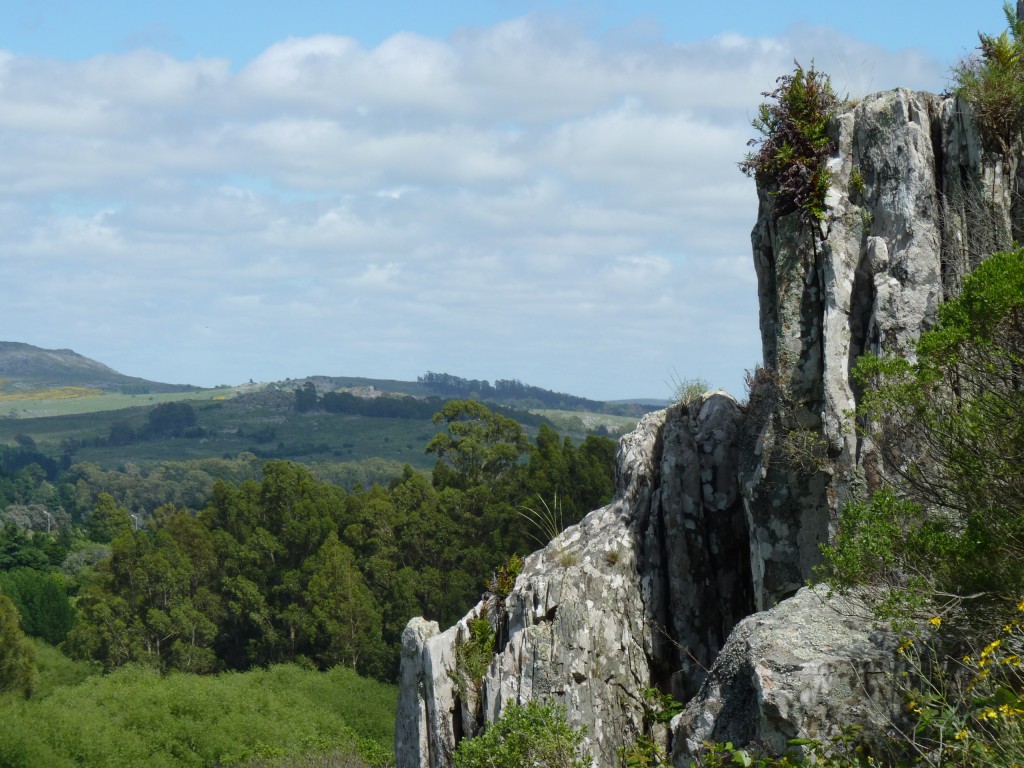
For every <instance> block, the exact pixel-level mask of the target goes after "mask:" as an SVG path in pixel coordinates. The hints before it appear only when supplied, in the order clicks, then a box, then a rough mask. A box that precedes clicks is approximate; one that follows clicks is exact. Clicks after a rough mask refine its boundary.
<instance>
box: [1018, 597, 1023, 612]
mask: <svg viewBox="0 0 1024 768" xmlns="http://www.w3.org/2000/svg"><path fill="white" fill-rule="evenodd" d="M1017 610H1018V611H1020V612H1021V613H1024V600H1021V601H1020V602H1019V603H1017Z"/></svg>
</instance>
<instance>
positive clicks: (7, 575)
mask: <svg viewBox="0 0 1024 768" xmlns="http://www.w3.org/2000/svg"><path fill="white" fill-rule="evenodd" d="M0 592H2V593H3V594H5V595H7V596H8V597H9V598H11V602H13V603H14V605H15V607H16V608H17V609H18V613H19V614H20V616H21V627H22V629H23V630H24V632H25V634H27V635H30V636H32V637H38V638H41V639H43V640H45V641H46V642H48V643H50V644H51V645H58V644H60V643H62V642H63V641H64V638H65V637H67V634H68V632H69V631H70V630H71V627H72V626H73V624H74V620H75V614H74V610H73V609H72V607H71V602H70V601H69V600H68V595H67V592H66V591H65V590H64V584H63V583H62V581H61V580H60V579H59V578H58V577H57V575H56V574H54V573H48V572H45V571H38V570H35V569H32V568H16V569H14V570H11V571H4V572H0Z"/></svg>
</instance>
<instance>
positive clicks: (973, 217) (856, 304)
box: [745, 89, 1024, 609]
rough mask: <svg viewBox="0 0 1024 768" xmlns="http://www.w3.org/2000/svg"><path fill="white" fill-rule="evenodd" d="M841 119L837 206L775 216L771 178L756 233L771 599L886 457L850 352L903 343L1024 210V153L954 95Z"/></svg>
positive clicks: (892, 97) (760, 462) (901, 347)
mask: <svg viewBox="0 0 1024 768" xmlns="http://www.w3.org/2000/svg"><path fill="white" fill-rule="evenodd" d="M832 131H833V133H834V135H835V137H836V142H837V146H838V151H837V152H836V154H835V156H833V157H832V158H831V160H830V161H829V169H830V171H831V173H832V183H831V187H830V191H829V194H828V196H827V198H826V207H827V215H826V218H825V220H824V221H822V222H820V224H819V225H818V226H815V227H813V228H812V227H810V226H807V225H802V224H801V223H800V222H799V220H798V219H797V217H796V215H790V216H786V217H782V218H776V217H774V216H773V215H772V213H771V207H772V200H771V196H770V195H769V194H768V193H767V191H765V190H761V191H760V196H761V206H760V214H759V217H758V222H757V224H756V226H755V227H754V230H753V233H752V236H751V237H752V242H753V248H754V264H755V267H756V270H757V276H758V292H759V300H760V308H761V337H762V347H763V352H764V361H765V366H766V367H767V368H771V369H774V370H775V371H777V374H776V375H777V381H778V385H779V386H780V387H781V389H782V390H783V392H784V396H783V397H782V399H783V400H784V401H785V402H784V404H783V407H782V408H780V409H779V411H778V412H777V413H776V414H775V416H774V417H773V420H772V423H771V424H769V425H768V427H767V429H766V430H765V433H764V435H763V442H762V445H763V447H764V448H765V449H766V450H764V451H762V452H761V453H760V454H759V455H757V456H756V464H755V466H754V467H753V469H752V471H751V473H750V475H749V476H748V478H747V487H746V489H745V498H746V499H747V509H748V515H749V518H750V529H751V532H752V535H753V537H754V539H755V541H754V545H753V547H752V558H753V559H752V565H751V567H752V571H753V574H754V582H755V584H754V592H755V602H756V604H757V606H758V608H760V609H764V608H766V607H768V606H770V605H772V604H773V603H775V602H777V601H779V600H781V599H783V598H785V597H787V596H789V595H790V594H792V593H793V592H794V591H795V590H796V589H798V588H799V587H800V585H802V584H803V583H804V582H806V580H807V579H808V578H809V577H810V576H811V575H812V572H813V568H814V566H815V565H816V564H817V563H818V561H819V555H818V553H819V545H820V544H822V543H823V542H825V541H827V540H828V539H829V537H830V535H831V534H832V533H834V522H835V519H836V515H837V513H838V511H839V510H840V509H841V508H842V506H843V505H844V504H845V503H846V501H848V500H849V499H850V498H853V497H856V496H858V495H861V494H863V493H864V491H865V490H870V486H871V485H872V483H871V482H870V481H871V479H872V477H873V476H874V475H873V473H876V472H877V467H875V466H874V459H873V456H872V452H871V446H870V445H866V444H865V443H864V442H863V441H862V440H861V439H859V438H858V436H857V434H856V429H855V423H854V420H853V416H852V411H853V409H854V408H855V407H856V405H857V401H858V398H859V391H858V389H857V386H856V385H855V383H854V382H853V381H852V379H851V370H852V368H853V365H854V363H855V362H856V361H857V359H858V358H859V357H860V356H861V355H863V354H864V353H865V352H875V353H879V352H888V353H896V354H907V353H908V352H909V351H910V347H911V345H912V344H913V343H914V342H915V341H916V340H917V338H918V337H919V336H920V334H921V332H922V331H923V330H926V329H928V328H929V327H931V325H932V324H933V323H934V321H935V317H936V313H937V309H938V305H939V303H940V302H941V301H942V300H943V299H944V298H945V297H947V296H949V295H951V294H953V293H955V292H956V291H957V290H958V289H959V285H960V281H961V280H962V278H963V276H964V275H965V274H967V273H968V272H969V271H970V270H971V269H973V267H974V266H976V265H977V263H978V262H979V261H981V259H983V258H984V257H985V256H986V255H988V254H990V253H992V252H993V251H995V250H999V249H1002V248H1006V247H1008V246H1009V245H1010V244H1011V243H1012V242H1013V240H1014V239H1015V238H1017V239H1019V238H1020V237H1021V234H1022V229H1021V222H1022V221H1024V217H1022V214H1024V211H1022V210H1021V209H1022V202H1021V201H1022V198H1021V195H1020V180H1019V179H1018V161H1017V159H1016V158H1013V159H1012V160H1010V161H1007V160H1004V159H1002V158H998V157H992V156H986V155H985V154H984V152H983V151H982V149H981V142H980V139H979V138H978V135H977V132H976V131H975V129H974V127H973V125H972V121H971V119H970V116H969V114H967V107H966V105H964V104H962V103H960V102H959V101H958V100H956V99H952V98H942V97H939V96H935V95H932V94H927V93H913V92H911V91H908V90H905V89H897V90H894V91H889V92H886V93H881V94H876V95H874V96H870V97H868V98H866V99H864V100H863V101H862V102H861V103H860V104H858V105H857V106H856V107H855V108H854V109H852V110H851V111H849V112H846V113H845V114H842V115H840V116H839V117H838V118H837V119H836V120H835V121H834V124H833V126H832ZM772 449H774V450H772ZM794 453H795V454H796V456H793V455H792V454H794ZM801 453H803V454H804V455H802V456H801ZM807 454H810V455H809V456H808V455H807ZM801 459H802V460H801ZM817 459H820V462H817V463H819V466H818V467H814V468H812V469H813V471H808V469H809V467H808V463H811V464H814V463H816V461H815V460H817ZM808 460H810V461H808Z"/></svg>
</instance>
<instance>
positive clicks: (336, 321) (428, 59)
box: [0, 0, 1002, 399]
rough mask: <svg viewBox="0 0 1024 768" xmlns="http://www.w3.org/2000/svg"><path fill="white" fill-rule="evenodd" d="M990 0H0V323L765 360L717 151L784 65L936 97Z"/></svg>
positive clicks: (300, 356) (86, 344) (532, 363)
mask: <svg viewBox="0 0 1024 768" xmlns="http://www.w3.org/2000/svg"><path fill="white" fill-rule="evenodd" d="M1001 26H1002V14H1001V8H1000V6H999V4H997V3H954V2H935V3H927V2H904V3H891V2H889V3H882V2H873V1H872V2H861V3H857V4H848V5H838V4H833V3H821V2H820V0H819V2H804V1H803V0H800V1H796V2H786V3H764V2H761V3H754V2H734V3H717V4H715V3H699V4H698V3H688V2H674V3H668V2H631V3H628V4H627V3H611V2H591V3H563V2H518V1H514V0H477V1H476V2H448V3H429V4H428V3H422V2H418V3H414V2H377V3H364V2H357V3H341V2H337V3H313V2H303V1H302V0H292V2H288V3H280V2H274V3H270V2H253V1H250V2H245V3H241V2H218V3H211V2H206V3H194V2H176V3H173V4H172V3H148V4H147V3H138V2H130V3H129V2H91V3H78V2H75V3H71V2H47V1H46V0H38V2H33V3H2V2H0V30H2V32H0V306H3V307H4V309H3V313H4V315H3V316H4V331H3V333H2V334H0V335H2V337H3V339H4V340H11V341H25V342H28V343H32V344H36V345H38V346H43V347H48V348H54V347H70V348H72V349H75V350H76V351H78V352H81V353H82V354H85V355H88V356H90V357H94V358H96V359H98V360H101V361H102V362H105V363H107V364H108V365H111V366H112V367H114V368H116V369H118V370H120V371H122V372H124V373H128V374H131V375H136V376H143V377H146V378H151V379H157V380H162V381H171V382H189V383H196V384H201V385H216V384H221V383H226V384H235V383H240V382H242V381H248V380H249V379H250V378H252V379H255V380H278V379H283V378H286V377H292V378H295V377H301V376H306V375H312V374H326V375H364V376H379V377H388V378H415V377H416V375H418V374H420V373H423V372H425V371H427V370H434V371H447V372H450V373H455V374H458V375H462V376H465V377H470V378H488V379H495V378H513V377H514V378H519V379H521V380H524V381H527V382H529V383H532V384H536V385H539V386H544V387H549V388H552V389H556V390H562V391H569V392H573V393H577V394H581V395H586V396H590V397H596V398H608V399H612V398H625V397H639V396H665V395H666V394H667V393H668V389H669V382H671V380H672V379H673V378H689V377H698V376H699V377H703V378H705V379H707V380H709V381H710V382H711V383H712V384H714V385H719V386H724V387H726V388H728V389H730V390H732V391H733V392H734V393H736V394H742V391H741V390H742V378H743V370H744V369H745V368H750V367H752V366H753V365H754V364H755V363H757V362H758V359H759V356H760V342H759V337H758V331H757V305H756V295H755V294H756V284H755V279H754V274H753V268H752V265H751V257H750V252H749V251H750V246H749V230H750V227H751V226H752V224H753V219H754V215H755V213H756V201H755V196H754V190H753V184H752V182H751V181H749V180H748V179H745V178H744V177H743V176H742V175H741V174H739V172H738V171H737V170H736V166H735V163H736V161H737V160H738V159H740V158H741V157H742V156H743V153H744V152H745V150H746V148H745V142H746V139H747V138H748V137H749V135H750V128H749V117H750V115H751V114H753V112H754V111H755V110H756V108H757V104H758V102H759V100H760V99H759V94H760V92H761V91H764V90H766V89H769V88H771V86H772V84H773V81H774V79H775V77H776V76H778V75H779V74H782V73H784V72H786V71H788V70H789V69H790V68H791V66H792V62H793V60H794V58H796V59H799V60H800V61H802V62H809V61H810V60H811V59H813V60H814V61H815V62H817V64H818V66H819V67H821V68H823V69H826V70H827V71H829V72H831V73H832V75H833V79H834V81H835V83H836V85H837V87H838V89H839V90H840V91H841V92H843V93H849V94H850V95H861V94H863V93H865V92H868V91H872V90H880V89H883V88H889V87H894V86H896V85H905V86H907V87H911V88H918V89H930V90H942V89H943V88H945V87H946V84H947V77H948V73H949V68H950V66H951V64H952V63H953V62H954V61H955V60H956V59H957V58H959V57H960V56H962V55H964V54H965V53H967V52H968V51H970V50H971V49H972V47H973V46H974V44H975V42H976V31H977V30H978V29H983V30H986V31H997V30H998V29H1000V28H1001Z"/></svg>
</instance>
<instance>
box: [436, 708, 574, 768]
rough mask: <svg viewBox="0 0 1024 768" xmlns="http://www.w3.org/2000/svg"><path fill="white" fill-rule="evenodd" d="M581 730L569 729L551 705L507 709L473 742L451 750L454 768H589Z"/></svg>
mask: <svg viewBox="0 0 1024 768" xmlns="http://www.w3.org/2000/svg"><path fill="white" fill-rule="evenodd" d="M585 735H586V729H585V728H573V727H572V726H570V725H569V721H568V719H567V718H566V714H565V708H564V707H561V706H557V705H555V704H539V703H537V702H535V701H532V702H530V703H529V704H527V705H526V706H518V705H515V704H513V705H510V706H509V707H508V708H507V709H506V710H505V711H504V712H503V713H502V715H501V717H500V718H498V720H497V721H496V722H495V723H493V724H492V725H491V726H490V727H489V728H488V729H487V730H486V731H484V733H483V734H482V735H480V736H477V737H476V738H475V739H465V740H463V741H461V742H460V743H459V746H458V748H457V749H456V750H455V755H454V766H455V768H523V766H532V768H589V766H590V758H589V757H587V756H586V755H585V754H584V752H583V748H582V744H583V738H584V736H585Z"/></svg>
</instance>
